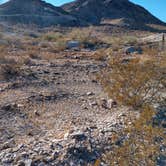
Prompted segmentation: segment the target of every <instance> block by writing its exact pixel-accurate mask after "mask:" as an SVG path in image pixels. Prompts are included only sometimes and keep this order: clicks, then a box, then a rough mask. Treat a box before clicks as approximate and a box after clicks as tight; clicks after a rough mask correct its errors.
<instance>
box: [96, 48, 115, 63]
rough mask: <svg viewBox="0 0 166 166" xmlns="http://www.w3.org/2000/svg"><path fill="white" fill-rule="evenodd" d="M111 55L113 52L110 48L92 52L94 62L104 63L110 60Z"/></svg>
mask: <svg viewBox="0 0 166 166" xmlns="http://www.w3.org/2000/svg"><path fill="white" fill-rule="evenodd" d="M112 54H113V50H112V49H111V48H107V49H106V48H101V49H98V50H96V51H95V52H94V54H93V58H94V59H95V60H99V61H104V60H107V59H108V58H110V57H111V56H112Z"/></svg>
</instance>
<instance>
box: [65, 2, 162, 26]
mask: <svg viewBox="0 0 166 166" xmlns="http://www.w3.org/2000/svg"><path fill="white" fill-rule="evenodd" d="M62 8H63V9H64V10H65V11H67V12H69V13H70V14H72V15H74V16H75V17H77V18H78V19H79V20H81V21H82V23H83V24H94V25H98V24H117V25H132V26H140V25H145V24H157V25H164V23H163V22H161V21H160V20H159V19H157V18H156V17H154V16H153V15H152V14H150V13H149V12H148V11H147V10H146V9H144V8H143V7H141V6H139V5H136V4H134V3H132V2H130V1H128V0H76V1H74V2H71V3H67V4H65V5H63V6H62Z"/></svg>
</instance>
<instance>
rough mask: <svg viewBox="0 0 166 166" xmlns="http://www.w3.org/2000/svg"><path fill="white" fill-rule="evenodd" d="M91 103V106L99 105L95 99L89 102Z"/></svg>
mask: <svg viewBox="0 0 166 166" xmlns="http://www.w3.org/2000/svg"><path fill="white" fill-rule="evenodd" d="M89 105H90V106H97V105H98V104H97V102H96V101H93V102H91V103H89Z"/></svg>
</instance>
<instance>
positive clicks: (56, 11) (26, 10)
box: [0, 0, 78, 26]
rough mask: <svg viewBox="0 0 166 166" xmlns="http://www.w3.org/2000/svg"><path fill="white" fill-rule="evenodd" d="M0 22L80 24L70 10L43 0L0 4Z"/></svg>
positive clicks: (42, 24) (14, 0) (12, 1)
mask: <svg viewBox="0 0 166 166" xmlns="http://www.w3.org/2000/svg"><path fill="white" fill-rule="evenodd" d="M0 22H7V23H10V24H17V23H19V24H20V23H21V24H36V25H39V26H51V25H63V26H72V25H77V24H78V22H77V19H76V18H75V17H73V16H71V15H70V14H69V13H68V12H66V11H64V10H63V9H62V8H60V7H55V6H53V5H51V4H48V3H46V2H44V1H42V0H10V1H8V2H6V3H4V4H2V5H0Z"/></svg>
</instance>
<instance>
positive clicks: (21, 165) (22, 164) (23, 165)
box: [17, 160, 26, 166]
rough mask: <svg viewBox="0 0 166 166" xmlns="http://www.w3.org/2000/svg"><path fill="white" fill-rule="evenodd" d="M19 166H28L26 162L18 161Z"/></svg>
mask: <svg viewBox="0 0 166 166" xmlns="http://www.w3.org/2000/svg"><path fill="white" fill-rule="evenodd" d="M17 166H26V165H25V162H24V161H23V160H21V161H18V165H17Z"/></svg>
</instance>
